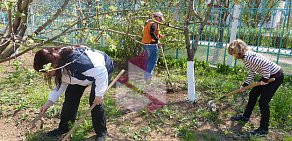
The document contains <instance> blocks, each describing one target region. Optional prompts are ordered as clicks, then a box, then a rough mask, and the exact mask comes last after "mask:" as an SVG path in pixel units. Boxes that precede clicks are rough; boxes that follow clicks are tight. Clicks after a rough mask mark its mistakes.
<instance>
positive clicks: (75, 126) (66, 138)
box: [62, 70, 125, 141]
mask: <svg viewBox="0 0 292 141" xmlns="http://www.w3.org/2000/svg"><path fill="white" fill-rule="evenodd" d="M124 72H125V70H122V71H121V72H120V73H119V74H118V75H117V76H116V78H115V79H114V80H113V81H112V82H111V83H110V84H109V86H108V87H107V89H106V91H105V93H106V92H107V91H108V90H109V89H110V88H111V87H112V86H113V85H114V83H115V82H116V81H117V80H118V79H119V78H120V77H121V76H122V75H123V73H124ZM95 106H96V103H95V102H93V104H92V105H91V106H90V108H89V109H88V110H87V111H86V112H85V114H84V115H82V117H81V118H80V119H79V120H78V121H77V122H76V123H75V124H74V126H73V127H72V128H71V130H70V131H69V132H68V133H67V134H66V136H65V137H64V138H63V139H62V141H67V140H68V138H69V137H70V135H71V134H72V133H73V132H74V131H75V130H76V129H77V127H78V126H79V125H80V124H81V123H82V122H83V120H84V119H85V118H86V117H87V115H89V114H90V112H91V110H92V109H93V108H94V107H95Z"/></svg>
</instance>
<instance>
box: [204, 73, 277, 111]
mask: <svg viewBox="0 0 292 141" xmlns="http://www.w3.org/2000/svg"><path fill="white" fill-rule="evenodd" d="M273 81H275V78H270V79H269V80H268V83H270V82H273ZM259 85H261V82H255V83H251V84H249V85H248V86H245V87H244V89H245V90H248V89H252V88H253V87H256V86H259ZM237 93H240V89H237V90H234V91H232V92H230V93H228V94H225V95H223V96H222V97H220V98H219V99H216V100H211V101H209V102H208V107H209V108H211V110H212V111H216V109H217V108H216V103H217V102H218V101H220V100H222V99H224V98H226V97H229V96H232V95H234V94H237Z"/></svg>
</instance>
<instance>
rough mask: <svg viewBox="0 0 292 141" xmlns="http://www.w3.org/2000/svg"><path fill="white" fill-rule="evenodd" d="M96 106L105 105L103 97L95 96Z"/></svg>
mask: <svg viewBox="0 0 292 141" xmlns="http://www.w3.org/2000/svg"><path fill="white" fill-rule="evenodd" d="M94 101H95V103H96V105H101V104H102V103H103V97H102V96H95V99H94Z"/></svg>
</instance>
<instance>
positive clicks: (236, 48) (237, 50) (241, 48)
mask: <svg viewBox="0 0 292 141" xmlns="http://www.w3.org/2000/svg"><path fill="white" fill-rule="evenodd" d="M248 50H249V48H248V46H247V45H246V43H245V42H244V41H242V40H240V39H237V40H234V41H232V42H231V43H230V44H229V46H228V54H230V55H233V54H235V56H237V57H236V58H237V59H242V58H243V55H244V54H245V52H246V51H248Z"/></svg>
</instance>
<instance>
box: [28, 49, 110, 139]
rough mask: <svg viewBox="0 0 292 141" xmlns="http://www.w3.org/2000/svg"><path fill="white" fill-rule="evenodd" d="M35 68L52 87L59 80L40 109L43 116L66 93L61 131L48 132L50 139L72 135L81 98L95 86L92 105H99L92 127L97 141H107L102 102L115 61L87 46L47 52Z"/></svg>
mask: <svg viewBox="0 0 292 141" xmlns="http://www.w3.org/2000/svg"><path fill="white" fill-rule="evenodd" d="M47 64H51V69H49V70H46V69H45V68H44V66H45V65H47ZM33 66H34V69H35V70H36V71H39V72H43V73H45V76H46V78H48V79H47V80H48V82H49V83H50V81H51V78H54V79H55V87H54V88H53V89H52V91H51V93H50V94H49V98H48V101H47V102H46V103H45V104H44V105H43V106H42V107H41V109H40V112H41V113H42V114H43V113H45V112H46V111H47V109H48V108H49V107H50V106H52V105H53V103H54V102H56V101H57V100H58V99H59V97H60V96H61V94H62V93H64V92H65V101H64V103H63V107H62V112H61V120H60V123H59V127H58V128H56V129H54V130H52V131H50V132H48V136H59V135H62V134H64V133H66V132H68V131H69V122H74V121H75V119H76V114H77V110H78V107H79V103H80V98H81V96H82V94H83V92H84V90H85V88H86V87H87V86H89V85H91V93H90V98H89V103H90V105H92V104H93V102H96V103H97V106H96V107H95V108H94V109H93V110H92V111H91V116H92V124H93V127H94V130H95V132H96V135H97V140H104V139H105V136H106V133H107V128H106V117H105V113H104V109H103V106H102V101H103V95H104V93H105V91H106V89H107V86H108V82H109V80H110V78H111V74H112V72H113V62H112V60H111V58H110V57H109V56H108V55H107V54H105V53H104V52H101V51H97V50H92V49H90V48H87V47H86V46H69V47H64V48H46V49H42V50H39V51H38V52H36V54H35V57H34V65H33Z"/></svg>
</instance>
